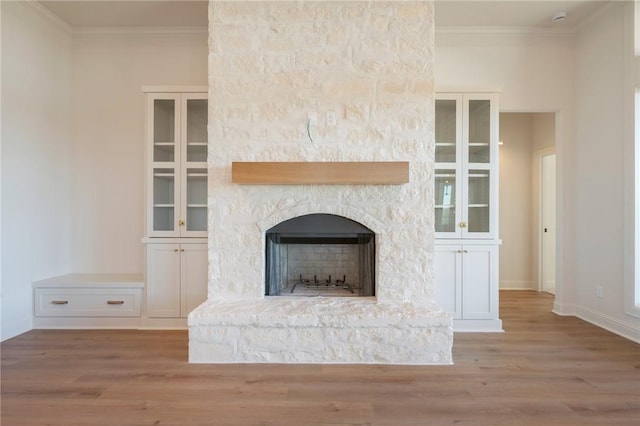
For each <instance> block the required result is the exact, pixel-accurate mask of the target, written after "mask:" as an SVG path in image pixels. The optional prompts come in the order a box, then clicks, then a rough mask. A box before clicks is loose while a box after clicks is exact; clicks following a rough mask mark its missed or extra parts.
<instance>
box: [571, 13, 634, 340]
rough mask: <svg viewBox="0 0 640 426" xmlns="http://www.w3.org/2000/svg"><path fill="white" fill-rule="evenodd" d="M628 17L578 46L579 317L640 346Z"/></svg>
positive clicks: (602, 22) (588, 30)
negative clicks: (631, 297)
mask: <svg viewBox="0 0 640 426" xmlns="http://www.w3.org/2000/svg"><path fill="white" fill-rule="evenodd" d="M624 18H625V7H624V5H623V4H614V5H612V6H611V7H608V8H607V9H606V10H605V11H604V12H603V13H602V14H601V15H600V16H598V19H594V20H592V21H591V22H590V25H587V26H584V28H583V30H582V31H581V32H580V33H579V34H578V36H577V40H576V41H577V42H576V69H577V71H578V72H577V73H576V83H575V84H576V102H575V104H576V149H575V169H574V170H575V182H576V185H575V202H576V211H579V212H580V214H579V215H576V217H575V229H576V231H575V232H576V257H577V259H579V260H580V261H579V262H577V263H576V282H577V283H578V285H577V294H576V313H577V315H578V316H580V317H583V318H585V319H587V320H589V321H592V322H595V323H597V324H600V325H602V326H604V327H608V328H610V329H612V330H616V331H618V332H626V333H627V334H628V335H630V336H634V337H635V339H638V340H640V337H639V336H640V323H639V322H638V320H637V318H633V317H631V316H629V315H627V314H626V313H625V309H624V308H625V300H624V297H625V291H624V278H625V277H624V256H625V253H624V248H625V235H626V234H627V233H632V232H633V231H632V230H631V229H625V227H624V224H625V177H626V176H628V175H626V174H625V165H626V164H627V163H626V161H625V149H626V146H625V144H626V143H627V140H626V139H625V127H626V126H627V123H626V122H625V117H626V114H625V108H624V105H625V50H624V46H625V25H624V24H625V22H624V21H625V19H624ZM628 36H629V37H631V36H632V34H631V33H629V34H628ZM627 178H628V177H627ZM597 287H603V290H604V291H603V297H602V298H598V297H596V288H597Z"/></svg>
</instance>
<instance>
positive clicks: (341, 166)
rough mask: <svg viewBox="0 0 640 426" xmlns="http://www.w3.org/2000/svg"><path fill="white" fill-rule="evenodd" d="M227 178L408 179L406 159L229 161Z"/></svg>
mask: <svg viewBox="0 0 640 426" xmlns="http://www.w3.org/2000/svg"><path fill="white" fill-rule="evenodd" d="M231 182H232V183H238V184H248V185H304V184H316V185H317V184H325V185H400V184H403V183H408V182H409V162H408V161H370V162H361V161H354V162H349V161H346V162H328V161H327V162H313V161H309V162H295V161H291V162H288V161H287V162H242V161H234V162H232V163H231Z"/></svg>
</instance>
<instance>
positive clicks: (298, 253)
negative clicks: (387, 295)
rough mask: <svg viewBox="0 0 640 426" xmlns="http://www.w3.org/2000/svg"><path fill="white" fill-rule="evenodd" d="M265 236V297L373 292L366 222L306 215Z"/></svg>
mask: <svg viewBox="0 0 640 426" xmlns="http://www.w3.org/2000/svg"><path fill="white" fill-rule="evenodd" d="M265 236H266V238H265V240H266V247H265V254H266V257H265V258H266V268H265V271H266V273H265V295H266V296H326V297H355V296H362V297H369V296H375V233H374V232H373V231H372V230H370V229H369V228H367V227H366V226H364V225H362V224H360V223H358V222H356V221H353V220H351V219H348V218H345V217H342V216H338V215H332V214H309V215H304V216H298V217H295V218H292V219H289V220H286V221H284V222H281V223H279V224H278V225H276V226H274V227H273V228H271V229H269V230H267V232H266V235H265Z"/></svg>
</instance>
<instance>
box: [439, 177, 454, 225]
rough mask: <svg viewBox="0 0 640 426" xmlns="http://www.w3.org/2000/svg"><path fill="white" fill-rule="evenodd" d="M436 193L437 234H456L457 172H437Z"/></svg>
mask: <svg viewBox="0 0 640 426" xmlns="http://www.w3.org/2000/svg"><path fill="white" fill-rule="evenodd" d="M434 192H435V210H436V211H435V216H436V217H435V225H436V232H455V227H456V223H455V220H456V171H455V170H449V169H439V170H436V176H435V191H434Z"/></svg>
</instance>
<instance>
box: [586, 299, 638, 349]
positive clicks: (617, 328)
mask: <svg viewBox="0 0 640 426" xmlns="http://www.w3.org/2000/svg"><path fill="white" fill-rule="evenodd" d="M575 316H576V317H578V318H580V319H582V320H584V321H587V322H589V323H591V324H593V325H596V326H598V327H600V328H604V329H605V330H608V331H610V332H612V333H615V334H617V335H619V336H622V337H624V338H626V339H629V340H631V341H634V342H636V343H640V324H638V323H636V324H633V323H631V322H628V321H623V320H620V319H619V318H614V317H612V316H609V315H605V314H603V313H600V312H597V311H594V310H593V309H590V308H586V307H584V306H576V307H575Z"/></svg>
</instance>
